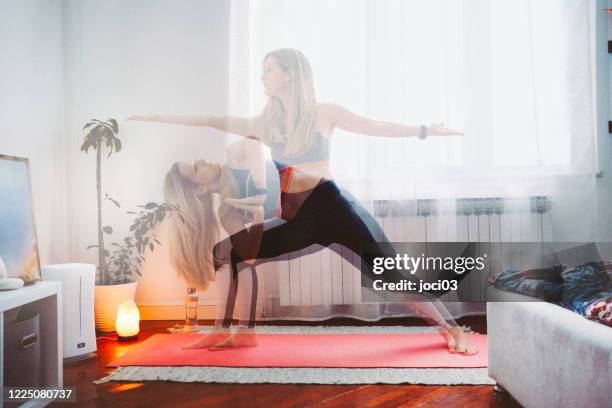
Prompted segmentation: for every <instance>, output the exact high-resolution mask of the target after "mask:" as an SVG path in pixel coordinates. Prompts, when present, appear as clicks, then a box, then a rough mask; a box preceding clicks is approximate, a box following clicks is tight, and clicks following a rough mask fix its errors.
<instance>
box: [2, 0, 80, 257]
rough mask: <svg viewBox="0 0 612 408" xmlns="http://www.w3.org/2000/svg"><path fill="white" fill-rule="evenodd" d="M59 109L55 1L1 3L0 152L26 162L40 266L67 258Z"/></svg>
mask: <svg viewBox="0 0 612 408" xmlns="http://www.w3.org/2000/svg"><path fill="white" fill-rule="evenodd" d="M62 107H63V103H62V26H61V1H60V0H8V1H6V0H3V1H1V2H0V153H1V154H7V155H13V156H21V157H27V158H28V159H30V171H31V176H32V190H33V196H34V211H35V219H36V227H37V233H38V243H39V253H40V258H41V262H42V263H43V264H47V263H57V262H63V261H65V260H67V259H68V251H67V246H66V241H67V232H66V228H65V225H66V222H65V221H66V209H65V208H66V207H65V204H66V201H65V193H66V178H65V173H66V165H65V155H64V150H63V116H62V115H63V112H62ZM0 199H1V197H0Z"/></svg>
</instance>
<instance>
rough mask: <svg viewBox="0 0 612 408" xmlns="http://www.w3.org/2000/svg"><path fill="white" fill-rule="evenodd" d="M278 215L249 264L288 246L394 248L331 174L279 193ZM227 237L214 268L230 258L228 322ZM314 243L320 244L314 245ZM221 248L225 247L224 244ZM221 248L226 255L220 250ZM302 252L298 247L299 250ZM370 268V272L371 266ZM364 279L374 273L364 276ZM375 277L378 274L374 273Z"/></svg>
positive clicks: (234, 266) (234, 265) (234, 272)
mask: <svg viewBox="0 0 612 408" xmlns="http://www.w3.org/2000/svg"><path fill="white" fill-rule="evenodd" d="M281 207H282V219H272V220H267V221H266V222H265V223H264V230H263V234H262V237H261V244H260V248H259V252H258V253H257V261H256V263H255V264H254V265H260V264H262V263H265V262H269V261H272V260H274V258H276V257H278V256H280V255H284V254H288V253H290V252H294V251H298V250H304V249H306V248H308V249H307V251H312V252H316V251H318V250H320V249H321V247H329V246H331V245H332V244H339V245H341V246H343V247H345V248H348V249H349V250H351V251H352V252H354V253H355V254H358V255H361V253H362V248H363V246H364V245H366V244H367V245H368V248H369V249H370V250H371V248H372V247H374V248H378V250H377V251H376V252H378V253H379V254H380V256H383V257H395V251H390V250H389V249H388V248H389V247H387V246H379V245H378V243H381V242H382V243H386V242H388V239H387V237H386V236H385V234H384V232H383V230H382V228H381V227H380V226H379V225H378V223H377V222H376V220H375V219H374V217H373V216H372V215H371V214H370V213H369V212H368V211H367V210H366V209H365V208H364V207H363V206H362V205H361V204H360V203H359V202H357V201H356V200H355V199H354V198H353V197H352V196H351V195H350V194H349V193H348V192H346V191H341V190H340V189H339V188H338V186H337V185H336V184H335V183H334V182H333V181H331V180H327V181H323V182H321V183H320V184H319V185H317V186H316V187H315V188H314V189H313V190H311V191H307V192H303V193H281ZM231 239H232V238H231V237H228V238H227V239H226V240H224V241H225V242H223V241H222V242H221V243H219V244H217V245H216V246H215V252H214V253H215V258H216V261H217V262H216V265H215V266H216V269H218V268H219V267H221V266H222V265H223V264H231V274H230V275H231V280H230V285H229V293H228V299H227V304H226V310H225V317H224V319H223V321H222V322H218V324H222V325H223V326H225V327H229V325H230V324H231V321H232V316H233V312H234V306H235V303H236V295H237V290H238V263H239V262H241V261H242V259H241V258H240V257H239V256H238V255H237V254H236V252H235V251H234V250H228V249H231ZM313 244H318V245H320V247H319V246H313ZM222 248H225V250H223V249H222ZM223 253H225V255H223ZM302 253H303V252H302ZM338 253H339V254H340V255H343V254H344V255H345V256H344V257H345V259H346V260H347V261H349V262H351V263H353V265H355V262H354V257H353V256H348V257H347V256H346V255H347V254H346V252H345V251H342V252H338ZM254 265H250V266H249V267H250V269H251V270H250V273H251V274H252V280H253V288H252V294H251V309H250V318H249V322H248V325H249V327H253V326H254V325H255V308H256V303H257V275H256V273H255V268H254ZM355 266H356V267H357V268H359V269H361V271H362V275H363V276H364V277H366V276H365V275H366V274H367V273H368V271H372V270H373V268H372V266H373V265H367V267H361V265H360V264H357V265H355ZM370 273H371V272H370ZM454 275H455V276H454V279H456V280H460V279H461V278H462V277H463V276H464V275H465V274H464V275H457V274H454ZM367 278H369V280H372V279H374V275H373V274H371V275H369V276H367ZM411 278H414V277H413V276H411V275H408V276H405V275H404V274H402V273H401V272H400V271H387V272H385V276H384V279H385V281H387V282H389V281H397V280H398V279H411ZM376 279H380V277H379V278H376ZM443 293H444V292H435V293H433V292H428V293H423V295H424V296H425V297H426V298H428V299H432V298H434V297H437V296H440V295H442V294H443Z"/></svg>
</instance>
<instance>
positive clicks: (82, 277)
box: [42, 263, 96, 361]
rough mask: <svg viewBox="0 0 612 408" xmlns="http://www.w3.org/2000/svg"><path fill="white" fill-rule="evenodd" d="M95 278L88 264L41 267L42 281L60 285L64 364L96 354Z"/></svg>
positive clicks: (92, 269)
mask: <svg viewBox="0 0 612 408" xmlns="http://www.w3.org/2000/svg"><path fill="white" fill-rule="evenodd" d="M95 276H96V266H95V265H90V264H80V263H70V264H59V265H47V266H43V267H42V278H43V280H49V281H60V282H62V303H63V308H62V325H63V326H64V328H63V343H64V361H73V360H81V359H84V358H88V357H92V356H93V355H94V354H93V353H94V352H95V351H96V331H95V325H94V285H95Z"/></svg>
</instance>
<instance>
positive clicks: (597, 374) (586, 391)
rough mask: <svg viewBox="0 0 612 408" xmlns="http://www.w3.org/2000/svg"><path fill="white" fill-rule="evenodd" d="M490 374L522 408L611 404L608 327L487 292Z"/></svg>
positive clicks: (611, 345)
mask: <svg viewBox="0 0 612 408" xmlns="http://www.w3.org/2000/svg"><path fill="white" fill-rule="evenodd" d="M488 291H489V292H488V294H487V295H488V297H487V299H488V303H487V332H488V342H489V369H488V370H489V376H490V377H491V378H492V379H493V380H495V381H496V383H497V386H496V389H497V390H502V389H503V390H505V391H507V392H509V393H510V394H511V395H512V396H513V397H514V398H515V399H516V400H517V401H518V402H519V403H520V404H522V405H523V406H524V407H527V408H538V407H542V408H544V407H546V408H548V407H572V408H574V407H610V406H612V327H608V326H606V325H604V324H601V323H596V322H593V321H590V320H587V319H585V318H584V317H582V316H580V315H578V314H577V313H574V312H572V311H569V310H567V309H564V308H563V307H561V306H558V305H556V304H552V303H547V302H544V301H539V300H535V299H534V298H532V297H528V296H524V295H520V294H517V293H511V292H506V291H502V290H499V289H497V288H495V287H493V286H491V287H489V289H488Z"/></svg>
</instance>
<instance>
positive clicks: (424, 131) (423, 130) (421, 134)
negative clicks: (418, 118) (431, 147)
mask: <svg viewBox="0 0 612 408" xmlns="http://www.w3.org/2000/svg"><path fill="white" fill-rule="evenodd" d="M420 130H421V131H420V132H419V136H418V138H419V139H421V140H423V139H425V138H426V137H427V126H425V125H421V127H420Z"/></svg>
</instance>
